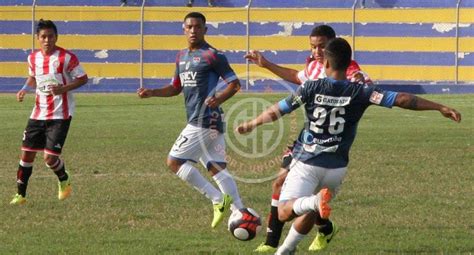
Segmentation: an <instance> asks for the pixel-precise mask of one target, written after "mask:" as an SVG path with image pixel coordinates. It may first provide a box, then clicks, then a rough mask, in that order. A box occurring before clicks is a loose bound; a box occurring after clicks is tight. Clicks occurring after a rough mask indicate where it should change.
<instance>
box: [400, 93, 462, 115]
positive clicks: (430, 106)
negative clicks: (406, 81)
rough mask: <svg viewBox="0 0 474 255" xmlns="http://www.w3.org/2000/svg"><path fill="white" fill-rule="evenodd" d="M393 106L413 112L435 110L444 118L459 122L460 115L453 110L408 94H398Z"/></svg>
mask: <svg viewBox="0 0 474 255" xmlns="http://www.w3.org/2000/svg"><path fill="white" fill-rule="evenodd" d="M394 105H395V106H398V107H400V108H404V109H409V110H415V111H426V110H436V111H439V112H440V113H441V114H442V115H443V116H444V117H446V118H450V119H452V120H454V121H456V122H461V114H460V113H459V112H458V111H456V110H455V109H453V108H450V107H447V106H445V105H442V104H439V103H436V102H433V101H430V100H427V99H424V98H421V97H417V96H415V95H412V94H409V93H398V95H397V97H396V98H395V102H394Z"/></svg>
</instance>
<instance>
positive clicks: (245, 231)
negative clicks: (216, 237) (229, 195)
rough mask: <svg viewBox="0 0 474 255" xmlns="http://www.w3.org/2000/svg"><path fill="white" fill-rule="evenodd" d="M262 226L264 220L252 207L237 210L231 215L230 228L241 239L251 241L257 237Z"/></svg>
mask: <svg viewBox="0 0 474 255" xmlns="http://www.w3.org/2000/svg"><path fill="white" fill-rule="evenodd" d="M261 228H262V221H261V220H260V216H259V215H258V213H257V212H255V210H254V209H252V208H242V209H239V210H235V211H234V212H232V215H230V218H229V223H228V229H229V231H230V233H231V234H232V235H233V236H234V237H235V238H237V239H239V240H240V241H249V240H252V239H254V238H255V236H256V235H257V233H258V232H259V231H260V229H261Z"/></svg>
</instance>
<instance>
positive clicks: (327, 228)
mask: <svg viewBox="0 0 474 255" xmlns="http://www.w3.org/2000/svg"><path fill="white" fill-rule="evenodd" d="M324 221H326V222H324V223H323V224H321V225H319V229H318V231H319V233H322V234H324V235H329V234H331V233H332V229H333V227H332V222H331V221H330V220H324Z"/></svg>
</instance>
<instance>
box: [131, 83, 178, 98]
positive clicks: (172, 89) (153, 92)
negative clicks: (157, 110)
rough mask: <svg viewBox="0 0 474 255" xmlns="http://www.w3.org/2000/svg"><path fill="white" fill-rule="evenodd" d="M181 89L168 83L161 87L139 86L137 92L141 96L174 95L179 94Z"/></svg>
mask: <svg viewBox="0 0 474 255" xmlns="http://www.w3.org/2000/svg"><path fill="white" fill-rule="evenodd" d="M180 92H181V89H178V88H176V86H174V85H168V86H166V87H163V88H159V89H146V88H139V89H138V90H137V94H138V96H139V97H140V98H149V97H172V96H176V95H179V93H180Z"/></svg>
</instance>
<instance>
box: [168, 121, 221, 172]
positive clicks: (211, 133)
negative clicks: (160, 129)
mask: <svg viewBox="0 0 474 255" xmlns="http://www.w3.org/2000/svg"><path fill="white" fill-rule="evenodd" d="M169 157H171V158H174V159H177V160H186V161H188V160H189V161H193V162H195V163H196V162H198V160H199V161H200V162H201V163H202V164H203V165H204V166H205V167H208V165H209V163H226V160H225V157H226V154H225V139H224V134H222V133H220V132H219V131H217V130H214V129H209V128H202V127H196V126H193V125H191V124H188V125H187V126H186V127H185V128H184V129H183V131H181V134H180V135H179V137H178V139H176V142H175V143H174V145H173V147H172V148H171V151H170V152H169Z"/></svg>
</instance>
